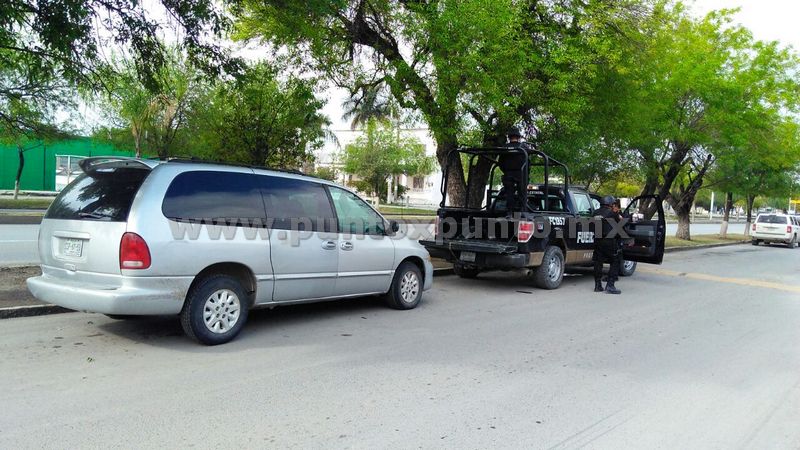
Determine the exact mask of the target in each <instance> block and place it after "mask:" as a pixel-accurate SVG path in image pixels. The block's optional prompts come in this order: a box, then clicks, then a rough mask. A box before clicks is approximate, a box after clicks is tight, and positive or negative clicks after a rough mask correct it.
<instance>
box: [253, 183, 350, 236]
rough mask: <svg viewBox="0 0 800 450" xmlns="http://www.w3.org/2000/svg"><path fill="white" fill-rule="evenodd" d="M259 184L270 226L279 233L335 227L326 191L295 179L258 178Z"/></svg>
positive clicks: (331, 229)
mask: <svg viewBox="0 0 800 450" xmlns="http://www.w3.org/2000/svg"><path fill="white" fill-rule="evenodd" d="M258 183H259V185H260V186H261V193H262V195H263V196H264V204H265V205H266V207H267V216H268V217H269V221H270V222H271V226H272V228H274V229H278V230H297V231H325V232H333V231H334V230H335V228H336V216H335V215H334V214H333V207H332V206H331V201H330V198H329V197H328V193H327V192H326V191H325V188H324V187H323V186H322V185H321V184H319V183H313V182H310V181H306V180H301V179H297V178H286V177H275V176H268V175H259V176H258Z"/></svg>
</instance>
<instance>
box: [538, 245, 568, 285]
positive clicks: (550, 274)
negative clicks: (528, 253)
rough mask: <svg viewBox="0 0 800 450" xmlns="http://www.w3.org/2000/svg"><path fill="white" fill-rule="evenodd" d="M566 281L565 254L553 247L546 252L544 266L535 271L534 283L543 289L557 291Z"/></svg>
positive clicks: (543, 259)
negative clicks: (564, 280) (563, 281)
mask: <svg viewBox="0 0 800 450" xmlns="http://www.w3.org/2000/svg"><path fill="white" fill-rule="evenodd" d="M563 279H564V252H562V251H561V249H560V248H559V247H556V246H554V245H551V246H549V247H547V248H546V249H545V251H544V257H542V264H541V265H540V266H539V267H537V268H535V269H533V283H534V284H535V285H536V286H537V287H539V288H542V289H557V288H558V287H559V286H561V281H562V280H563Z"/></svg>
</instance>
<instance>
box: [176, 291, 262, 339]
mask: <svg viewBox="0 0 800 450" xmlns="http://www.w3.org/2000/svg"><path fill="white" fill-rule="evenodd" d="M247 313H248V304H247V293H246V292H245V290H244V288H243V287H242V284H241V283H240V282H239V280H237V279H236V278H233V277H230V276H228V275H212V276H210V277H207V278H205V279H203V280H201V281H200V282H199V283H197V285H195V286H194V287H193V288H192V289H191V291H189V295H188V296H187V297H186V303H185V304H184V305H183V310H181V314H180V317H181V326H183V331H184V333H186V335H187V336H189V337H190V338H192V339H194V340H196V341H197V342H200V343H201V344H205V345H217V344H224V343H226V342H228V341H230V340H231V339H233V338H235V337H236V335H237V334H239V332H240V331H242V327H244V323H245V322H246V321H247Z"/></svg>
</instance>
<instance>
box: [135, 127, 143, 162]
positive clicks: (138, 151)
mask: <svg viewBox="0 0 800 450" xmlns="http://www.w3.org/2000/svg"><path fill="white" fill-rule="evenodd" d="M141 140H142V138H141V136H139V133H133V144H134V146H135V147H136V159H141V158H142V149H141V144H140V143H141Z"/></svg>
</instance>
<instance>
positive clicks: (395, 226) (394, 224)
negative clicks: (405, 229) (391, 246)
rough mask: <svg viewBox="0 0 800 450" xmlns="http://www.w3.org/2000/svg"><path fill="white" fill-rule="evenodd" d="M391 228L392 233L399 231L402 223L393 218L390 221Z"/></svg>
mask: <svg viewBox="0 0 800 450" xmlns="http://www.w3.org/2000/svg"><path fill="white" fill-rule="evenodd" d="M389 228H390V229H391V230H392V233H397V232H398V231H400V224H399V223H397V221H396V220H392V221H391V222H389Z"/></svg>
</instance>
